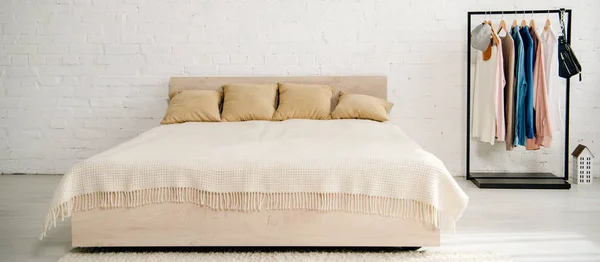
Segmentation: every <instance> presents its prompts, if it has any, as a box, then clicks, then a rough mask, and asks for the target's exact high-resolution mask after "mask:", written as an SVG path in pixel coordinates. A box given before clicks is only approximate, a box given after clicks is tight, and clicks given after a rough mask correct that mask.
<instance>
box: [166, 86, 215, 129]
mask: <svg viewBox="0 0 600 262" xmlns="http://www.w3.org/2000/svg"><path fill="white" fill-rule="evenodd" d="M222 100H223V93H221V92H219V91H214V90H184V91H179V92H176V93H174V94H173V95H171V100H169V108H167V113H166V114H165V117H164V118H163V120H162V121H161V122H160V123H161V124H163V125H167V124H175V123H184V122H219V121H221V116H220V114H219V105H221V101H222Z"/></svg>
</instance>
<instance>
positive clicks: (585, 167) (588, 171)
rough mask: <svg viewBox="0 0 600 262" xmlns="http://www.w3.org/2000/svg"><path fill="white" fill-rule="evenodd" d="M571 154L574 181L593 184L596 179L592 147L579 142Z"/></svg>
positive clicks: (575, 182)
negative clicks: (593, 169)
mask: <svg viewBox="0 0 600 262" xmlns="http://www.w3.org/2000/svg"><path fill="white" fill-rule="evenodd" d="M571 155H572V156H573V176H572V178H573V180H572V181H573V183H574V184H591V183H592V181H593V179H594V176H593V175H594V172H593V171H592V165H593V160H594V155H593V154H592V152H591V151H590V149H589V148H587V146H584V145H582V144H579V145H578V146H577V147H576V148H575V150H573V153H571Z"/></svg>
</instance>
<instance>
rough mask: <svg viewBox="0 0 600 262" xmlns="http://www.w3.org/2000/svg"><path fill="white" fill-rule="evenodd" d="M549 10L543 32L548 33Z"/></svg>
mask: <svg viewBox="0 0 600 262" xmlns="http://www.w3.org/2000/svg"><path fill="white" fill-rule="evenodd" d="M550 26H551V24H550V10H548V15H547V16H546V24H545V25H544V31H548V29H550Z"/></svg>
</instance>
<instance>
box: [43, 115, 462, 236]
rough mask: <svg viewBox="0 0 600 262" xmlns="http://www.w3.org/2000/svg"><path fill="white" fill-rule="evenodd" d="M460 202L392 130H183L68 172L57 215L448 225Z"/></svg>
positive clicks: (148, 136) (163, 132) (305, 124)
mask: <svg viewBox="0 0 600 262" xmlns="http://www.w3.org/2000/svg"><path fill="white" fill-rule="evenodd" d="M467 201H468V197H467V196H466V195H465V193H464V192H463V191H462V190H461V189H460V188H459V186H458V185H457V183H456V182H455V181H454V178H452V176H451V175H450V174H449V172H448V171H447V170H446V168H445V167H444V165H443V163H442V162H441V161H440V160H439V159H438V158H436V157H435V156H434V155H432V154H430V153H428V152H426V151H424V150H423V149H421V147H420V146H419V145H417V144H416V143H415V142H414V141H412V140H411V139H409V138H408V137H407V136H406V135H405V134H404V133H403V132H402V131H401V130H400V129H399V128H398V127H397V126H395V125H393V124H390V123H380V122H374V121H366V120H326V121H322V120H320V121H317V120H288V121H282V122H268V121H248V122H222V123H185V124H175V125H164V126H159V127H155V128H153V129H151V130H149V131H147V132H145V133H143V134H141V135H139V136H138V137H136V138H134V139H131V140H129V141H127V142H125V143H123V144H121V145H118V146H116V147H114V148H112V149H109V150H107V151H105V152H102V153H100V154H97V155H95V156H93V157H91V158H89V159H87V160H85V161H82V162H80V163H78V164H77V165H75V166H74V167H73V169H72V170H71V171H70V172H68V173H67V174H65V175H64V177H63V179H62V181H61V182H60V184H59V185H58V187H57V189H56V191H55V193H54V197H53V199H52V203H51V206H50V212H49V214H48V217H47V219H46V223H45V225H44V228H43V235H45V233H46V231H47V230H48V229H49V228H50V226H51V225H53V224H54V225H55V224H56V219H57V218H58V217H59V216H62V217H63V218H64V217H66V216H70V215H71V213H72V212H78V211H85V210H89V209H93V208H120V207H127V208H132V207H136V206H140V205H147V204H155V203H164V202H188V203H196V204H198V205H202V206H206V207H209V208H213V209H218V210H237V211H260V210H269V209H298V210H314V211H322V212H327V211H346V212H359V213H366V214H373V215H383V216H392V217H404V218H412V219H420V220H422V221H424V222H426V223H430V224H433V225H435V226H436V227H438V228H439V227H440V225H441V224H442V222H448V223H449V224H448V226H453V225H454V222H455V221H456V220H457V219H458V218H459V217H460V215H461V214H462V212H463V211H464V209H465V208H466V205H467Z"/></svg>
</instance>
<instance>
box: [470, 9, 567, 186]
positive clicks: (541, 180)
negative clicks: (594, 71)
mask: <svg viewBox="0 0 600 262" xmlns="http://www.w3.org/2000/svg"><path fill="white" fill-rule="evenodd" d="M561 11H563V12H564V13H565V14H567V24H566V27H567V28H566V31H567V35H566V36H565V37H566V39H567V43H569V44H570V43H571V17H572V13H573V12H572V10H571V9H550V10H509V11H474V12H467V168H466V170H467V180H471V181H472V182H473V183H474V184H475V185H477V186H478V187H480V188H523V189H569V188H571V184H569V182H568V180H569V107H570V89H571V81H570V80H569V79H566V103H565V134H564V135H565V137H564V145H565V148H564V156H563V157H564V162H563V170H564V176H563V177H557V176H555V175H554V174H552V173H506V172H504V173H502V172H473V173H472V172H471V37H470V32H471V29H472V28H471V17H472V16H477V15H500V14H501V15H510V14H517V15H518V14H524V15H526V14H558V16H559V19H560V13H561Z"/></svg>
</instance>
